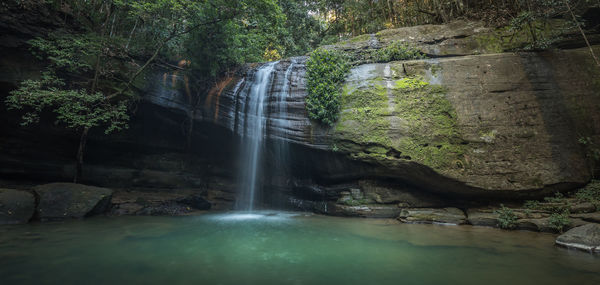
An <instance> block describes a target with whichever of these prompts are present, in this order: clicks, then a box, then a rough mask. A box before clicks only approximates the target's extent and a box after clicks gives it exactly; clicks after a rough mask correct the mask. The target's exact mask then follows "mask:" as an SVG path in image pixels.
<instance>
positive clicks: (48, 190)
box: [34, 183, 113, 221]
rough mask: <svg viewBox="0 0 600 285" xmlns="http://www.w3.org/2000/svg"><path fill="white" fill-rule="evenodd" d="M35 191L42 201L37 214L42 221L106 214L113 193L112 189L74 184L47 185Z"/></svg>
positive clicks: (36, 188) (38, 187)
mask: <svg viewBox="0 0 600 285" xmlns="http://www.w3.org/2000/svg"><path fill="white" fill-rule="evenodd" d="M34 190H35V193H36V194H37V195H38V196H39V199H40V202H39V205H38V208H37V214H38V216H39V218H40V219H41V220H42V221H45V220H57V219H64V218H83V217H86V216H91V215H96V214H101V213H104V212H106V211H107V210H108V209H109V207H110V200H111V197H112V193H113V191H112V190H110V189H106V188H101V187H94V186H86V185H81V184H73V183H51V184H45V185H40V186H37V187H35V189H34Z"/></svg>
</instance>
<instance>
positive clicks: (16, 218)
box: [0, 189, 35, 225]
mask: <svg viewBox="0 0 600 285" xmlns="http://www.w3.org/2000/svg"><path fill="white" fill-rule="evenodd" d="M34 211H35V199H34V197H33V195H32V194H31V193H29V192H26V191H19V190H12V189H0V225H6V224H22V223H27V222H28V221H29V220H30V219H31V217H32V216H33V213H34Z"/></svg>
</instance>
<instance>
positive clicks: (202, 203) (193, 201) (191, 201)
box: [177, 194, 211, 210]
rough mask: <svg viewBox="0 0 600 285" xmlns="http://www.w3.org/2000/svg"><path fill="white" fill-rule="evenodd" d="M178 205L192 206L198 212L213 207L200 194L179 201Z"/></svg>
mask: <svg viewBox="0 0 600 285" xmlns="http://www.w3.org/2000/svg"><path fill="white" fill-rule="evenodd" d="M177 203H179V204H183V205H187V206H190V207H192V208H194V209H196V210H209V209H210V207H211V204H210V202H208V201H206V200H205V199H204V198H203V197H202V196H200V195H198V194H195V195H191V196H188V197H185V198H180V199H177Z"/></svg>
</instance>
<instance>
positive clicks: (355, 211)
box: [331, 204, 401, 218]
mask: <svg viewBox="0 0 600 285" xmlns="http://www.w3.org/2000/svg"><path fill="white" fill-rule="evenodd" d="M400 210H401V209H400V208H398V207H397V206H396V205H380V204H364V205H356V206H350V205H340V204H335V205H334V209H333V210H332V211H331V213H332V214H334V215H338V216H348V217H363V218H396V217H398V214H400Z"/></svg>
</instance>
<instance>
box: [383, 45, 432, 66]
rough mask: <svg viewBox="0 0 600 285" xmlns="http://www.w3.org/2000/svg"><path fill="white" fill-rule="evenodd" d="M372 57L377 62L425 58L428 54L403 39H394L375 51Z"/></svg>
mask: <svg viewBox="0 0 600 285" xmlns="http://www.w3.org/2000/svg"><path fill="white" fill-rule="evenodd" d="M372 58H373V59H374V60H375V61H376V62H390V61H394V60H409V59H423V58H426V56H425V55H424V54H423V53H422V52H420V51H419V50H417V49H415V48H412V47H409V46H408V45H406V44H405V43H403V42H401V41H394V42H391V43H390V44H389V45H387V46H386V47H384V48H381V49H378V50H376V51H374V52H373V55H372Z"/></svg>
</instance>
